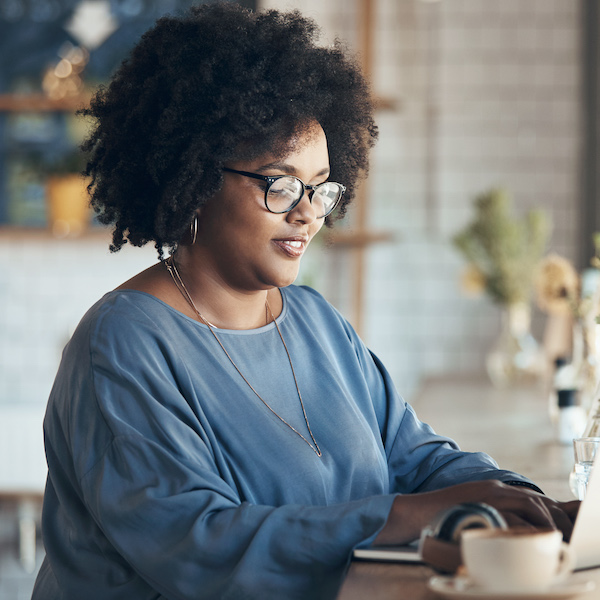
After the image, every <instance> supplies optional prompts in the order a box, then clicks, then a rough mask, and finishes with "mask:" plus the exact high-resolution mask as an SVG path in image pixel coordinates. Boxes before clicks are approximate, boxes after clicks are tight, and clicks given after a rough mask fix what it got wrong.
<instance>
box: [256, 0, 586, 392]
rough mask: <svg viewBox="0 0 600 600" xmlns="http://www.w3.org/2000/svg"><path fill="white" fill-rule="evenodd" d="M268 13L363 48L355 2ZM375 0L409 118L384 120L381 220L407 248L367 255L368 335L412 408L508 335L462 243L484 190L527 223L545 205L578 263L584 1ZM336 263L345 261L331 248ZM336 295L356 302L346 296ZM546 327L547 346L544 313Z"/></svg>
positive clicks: (328, 255) (380, 89)
mask: <svg viewBox="0 0 600 600" xmlns="http://www.w3.org/2000/svg"><path fill="white" fill-rule="evenodd" d="M263 4H264V5H267V6H270V7H288V8H291V7H296V8H299V9H300V10H301V11H302V12H305V13H306V14H308V15H310V16H312V17H314V18H315V19H317V20H318V21H319V22H320V23H321V26H322V27H323V30H324V33H325V37H326V39H332V38H333V37H334V35H335V34H336V33H337V35H339V37H341V38H343V39H346V40H348V41H349V43H350V44H354V46H355V47H356V44H355V40H356V39H357V35H356V31H357V25H356V14H357V4H356V1H355V2H350V3H346V2H335V3H333V2H331V3H330V2H327V3H323V2H319V1H317V0H295V1H288V2H280V1H279V0H263ZM372 4H373V6H374V7H375V10H376V23H377V31H376V35H375V36H374V54H375V68H374V72H373V88H374V91H375V92H376V94H377V95H379V96H382V97H384V98H389V99H393V100H396V101H397V104H398V109H397V110H395V111H381V112H379V113H378V115H377V120H378V124H379V127H380V142H379V144H378V146H377V147H376V149H375V151H374V154H373V164H372V168H371V175H370V179H369V182H368V186H369V206H370V207H371V209H370V211H369V225H370V226H371V227H372V228H374V229H384V230H391V231H392V232H393V233H394V234H395V240H396V241H395V242H394V243H393V244H379V245H375V246H372V247H371V249H370V251H369V252H368V259H367V260H368V271H367V278H366V281H365V293H366V327H365V334H364V337H365V338H366V340H367V342H368V344H369V345H370V347H371V348H372V349H373V350H374V351H375V352H376V353H377V354H379V355H380V357H381V358H382V359H383V361H384V363H385V364H386V365H387V367H388V368H389V370H390V371H391V372H392V374H393V376H394V379H395V381H396V383H397V385H398V387H399V388H400V390H401V392H402V393H403V394H405V396H407V397H408V398H409V399H410V397H411V395H412V392H413V390H414V389H415V385H416V384H417V382H418V380H419V378H420V377H421V376H422V375H424V374H427V373H439V372H447V371H474V370H481V369H483V360H484V356H485V352H486V350H487V348H488V347H489V346H490V345H491V343H492V342H493V340H494V338H495V336H496V335H497V332H498V327H499V314H498V310H497V308H496V307H495V306H492V305H491V304H490V302H489V301H488V300H487V298H478V299H472V298H466V297H464V296H463V295H462V292H461V290H460V287H459V279H460V274H461V270H462V268H463V266H464V263H463V261H462V259H461V257H460V256H459V255H458V254H457V253H456V252H455V251H454V249H453V248H452V246H451V244H450V239H451V237H452V235H453V234H454V233H455V232H457V231H458V230H459V229H461V228H462V227H463V226H464V225H465V224H466V223H467V222H468V221H469V220H470V218H471V216H472V201H473V199H474V197H475V196H476V195H477V194H479V193H480V192H483V191H485V190H487V189H489V188H491V187H496V186H503V187H505V188H507V189H508V190H509V191H510V192H511V193H512V195H513V199H514V207H515V211H516V212H517V213H518V214H522V213H523V212H525V211H526V210H528V209H530V208H534V207H536V208H537V207H543V208H545V209H546V210H547V211H548V212H549V213H550V215H551V217H552V219H553V221H554V231H553V236H552V240H551V248H552V250H554V251H556V252H559V253H561V254H563V255H564V256H566V257H567V258H570V259H573V260H574V259H576V258H577V256H578V253H577V249H576V246H577V243H578V238H577V203H578V194H579V192H578V176H579V168H580V167H579V165H580V162H579V161H580V156H579V148H580V143H581V137H580V126H581V124H580V99H579V93H580V89H579V85H580V47H579V44H580V38H581V35H580V31H579V28H580V4H579V2H577V1H575V0H566V1H565V0H502V2H491V1H489V0H438V1H437V2H436V1H431V0H430V1H423V0H378V1H376V2H373V3H372ZM323 260H324V261H325V262H326V263H331V262H332V261H338V262H339V260H340V258H339V256H335V253H332V252H324V259H323ZM338 267H339V266H338ZM324 286H325V289H326V286H327V282H324ZM346 289H348V288H346ZM331 299H332V300H333V301H334V302H336V303H338V304H340V305H344V304H345V302H344V298H343V296H342V295H341V294H340V293H339V292H335V293H333V292H332V295H331ZM534 329H535V331H536V333H537V334H538V337H541V334H542V329H543V317H542V315H539V314H537V315H535V318H534Z"/></svg>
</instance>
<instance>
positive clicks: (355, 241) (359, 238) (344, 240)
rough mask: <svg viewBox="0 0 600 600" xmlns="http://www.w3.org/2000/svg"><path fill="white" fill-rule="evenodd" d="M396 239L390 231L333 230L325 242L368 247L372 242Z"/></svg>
mask: <svg viewBox="0 0 600 600" xmlns="http://www.w3.org/2000/svg"><path fill="white" fill-rule="evenodd" d="M392 241H394V234H393V233H392V232H390V231H369V230H367V229H358V230H348V231H331V232H329V233H327V234H326V236H325V243H326V244H327V245H332V246H336V247H340V248H366V247H367V246H370V245H371V244H379V243H381V242H392Z"/></svg>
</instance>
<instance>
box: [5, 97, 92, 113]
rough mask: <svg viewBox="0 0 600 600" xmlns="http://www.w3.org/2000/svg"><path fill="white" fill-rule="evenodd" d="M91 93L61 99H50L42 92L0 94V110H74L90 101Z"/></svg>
mask: <svg viewBox="0 0 600 600" xmlns="http://www.w3.org/2000/svg"><path fill="white" fill-rule="evenodd" d="M90 98H91V95H89V94H82V95H80V96H73V97H71V98H63V99H62V100H51V99H50V98H47V97H46V96H44V95H43V94H0V111H4V112H74V111H76V110H78V109H80V108H84V107H85V106H87V105H88V104H89V102H90Z"/></svg>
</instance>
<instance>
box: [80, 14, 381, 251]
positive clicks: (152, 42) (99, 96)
mask: <svg viewBox="0 0 600 600" xmlns="http://www.w3.org/2000/svg"><path fill="white" fill-rule="evenodd" d="M317 39H318V29H317V26H316V24H315V23H314V21H312V20H310V19H306V18H304V17H303V16H301V15H300V13H299V12H297V11H292V12H286V13H283V12H280V11H276V10H269V11H266V12H257V13H255V12H252V11H250V10H248V9H245V8H242V7H241V6H239V5H237V4H235V3H232V2H217V3H209V4H202V5H199V6H195V7H193V8H191V9H190V10H189V11H188V12H186V13H185V14H184V15H183V16H165V17H162V18H161V19H159V20H158V21H157V22H156V24H155V25H154V27H153V28H152V29H150V30H149V31H148V32H146V33H145V34H144V35H143V36H142V38H141V40H140V41H139V43H138V44H137V45H136V46H135V48H134V49H133V51H132V52H131V55H130V56H129V57H128V58H127V59H126V60H125V61H123V63H122V65H121V66H120V68H119V69H118V70H117V72H116V73H115V75H114V76H113V77H112V79H111V81H110V83H109V84H108V85H107V86H101V87H100V88H99V90H98V91H97V93H96V95H95V96H94V98H93V99H92V102H91V104H90V107H89V108H86V109H83V110H82V111H80V114H82V115H84V116H86V117H91V118H92V122H93V127H92V130H91V133H90V135H89V136H88V138H87V139H86V140H85V141H84V143H83V145H82V149H83V151H84V152H85V153H86V154H87V158H88V162H87V167H86V171H85V172H86V174H87V175H88V176H91V184H90V186H89V192H90V195H91V204H92V206H93V208H94V210H95V211H96V213H97V214H98V220H99V221H100V222H101V223H103V224H105V225H110V224H112V225H114V230H113V237H112V244H111V250H112V251H117V250H119V249H120V248H121V247H122V246H123V244H125V243H127V242H129V243H131V244H133V245H134V246H143V245H144V244H146V243H148V242H151V241H153V242H154V243H155V246H156V248H157V250H158V253H159V257H161V258H162V256H163V246H168V247H170V248H171V249H173V248H175V247H176V246H177V243H178V241H179V240H180V239H181V238H182V236H183V233H184V232H185V230H186V228H187V227H189V224H190V222H191V221H192V218H193V215H194V212H195V211H196V209H198V208H199V207H201V206H202V205H203V204H204V203H205V202H206V200H207V199H208V198H210V197H211V196H213V195H214V194H215V193H216V192H217V191H218V190H219V189H220V187H221V185H222V183H223V175H222V171H221V169H222V167H223V165H224V164H225V163H226V162H227V161H231V160H236V159H238V160H239V159H244V158H245V159H252V158H255V157H258V156H261V155H264V154H267V153H269V154H278V153H286V152H289V145H290V143H291V142H290V140H291V139H292V138H293V137H294V136H295V135H296V134H298V133H301V132H303V131H305V130H306V129H307V128H308V127H310V125H311V124H312V123H313V122H314V121H317V122H318V123H319V124H320V125H321V126H322V128H323V130H324V131H325V134H326V136H327V140H328V148H329V155H330V166H331V179H332V180H333V181H340V182H342V183H343V184H344V185H346V187H347V190H348V191H347V193H346V195H345V196H344V197H343V198H342V202H341V205H340V207H339V208H338V209H337V213H334V214H336V217H335V218H340V217H341V216H343V215H344V213H345V210H346V206H347V204H348V202H349V201H350V200H351V199H352V197H353V196H354V190H355V186H356V182H357V181H358V179H359V178H360V177H362V176H364V175H366V172H367V169H368V154H369V149H370V148H371V147H372V146H373V144H374V143H375V140H376V138H377V128H376V126H375V124H374V121H373V103H372V99H371V96H370V93H369V88H368V85H367V83H366V81H365V79H364V78H363V76H362V75H361V72H360V69H359V67H358V66H357V64H356V62H355V61H354V60H353V59H352V58H351V57H349V56H348V54H347V52H345V50H344V49H343V48H342V46H341V44H340V43H339V42H336V43H335V44H334V45H332V46H330V47H322V46H319V45H318V44H317ZM284 155H285V154H284ZM332 220H333V218H332V217H331V216H330V217H327V222H328V224H330V222H331V221H332Z"/></svg>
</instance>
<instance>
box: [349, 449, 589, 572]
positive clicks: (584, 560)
mask: <svg viewBox="0 0 600 600" xmlns="http://www.w3.org/2000/svg"><path fill="white" fill-rule="evenodd" d="M596 461H597V462H599V464H600V459H599V458H596ZM569 545H570V547H571V548H572V549H573V552H574V554H575V569H574V570H575V571H579V570H582V569H591V568H594V567H600V467H598V468H595V469H593V470H592V475H591V477H590V482H589V484H588V487H587V492H586V495H585V500H584V501H583V502H582V503H581V506H580V508H579V513H578V515H577V519H576V520H575V526H574V528H573V534H572V535H571V541H570V543H569ZM353 556H354V558H355V559H358V560H371V561H378V562H399V563H423V557H422V556H421V552H420V544H419V540H416V541H415V542H413V543H411V544H409V545H406V546H371V547H369V548H357V549H356V550H354V555H353Z"/></svg>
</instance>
